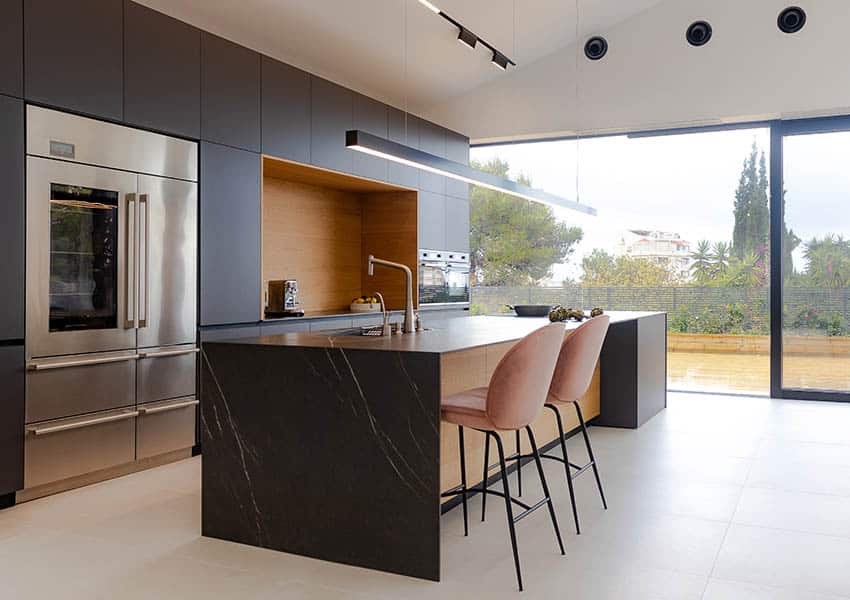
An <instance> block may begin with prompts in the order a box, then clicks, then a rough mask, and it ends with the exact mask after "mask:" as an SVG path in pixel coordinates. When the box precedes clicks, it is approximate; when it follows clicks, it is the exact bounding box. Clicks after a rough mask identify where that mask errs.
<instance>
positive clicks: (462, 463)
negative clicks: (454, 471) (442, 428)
mask: <svg viewBox="0 0 850 600" xmlns="http://www.w3.org/2000/svg"><path fill="white" fill-rule="evenodd" d="M457 434H458V441H459V442H460V484H461V485H462V486H463V492H462V493H461V498H462V499H463V535H465V536H466V535H469V518H468V516H467V508H466V496H467V493H466V490H467V487H466V450H465V448H464V443H463V427H461V426H460V425H458V428H457ZM484 495H485V496H486V495H487V494H484Z"/></svg>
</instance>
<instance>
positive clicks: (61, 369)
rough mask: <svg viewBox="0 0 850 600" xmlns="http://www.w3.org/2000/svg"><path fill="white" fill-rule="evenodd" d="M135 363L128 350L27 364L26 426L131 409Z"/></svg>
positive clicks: (136, 357)
mask: <svg viewBox="0 0 850 600" xmlns="http://www.w3.org/2000/svg"><path fill="white" fill-rule="evenodd" d="M137 359H138V354H136V352H135V351H132V350H128V351H123V352H102V353H98V354H78V355H74V356H64V357H61V358H47V359H37V360H32V361H30V362H29V363H27V402H26V405H27V409H26V422H27V423H37V422H39V421H47V420H50V419H62V418H65V417H72V416H74V415H81V414H85V413H91V412H97V411H101V410H109V409H113V408H120V407H124V406H133V405H134V404H135V403H136V401H135V398H136V389H135V387H136V361H137Z"/></svg>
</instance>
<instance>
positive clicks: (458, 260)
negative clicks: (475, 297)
mask: <svg viewBox="0 0 850 600" xmlns="http://www.w3.org/2000/svg"><path fill="white" fill-rule="evenodd" d="M468 302H469V254H468V253H466V252H451V251H443V250H419V305H420V306H422V305H435V304H461V303H468Z"/></svg>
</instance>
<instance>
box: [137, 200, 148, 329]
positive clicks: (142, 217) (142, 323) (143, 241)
mask: <svg viewBox="0 0 850 600" xmlns="http://www.w3.org/2000/svg"><path fill="white" fill-rule="evenodd" d="M149 242H150V209H149V208H148V194H142V195H140V196H139V261H138V262H139V266H138V270H139V300H138V303H137V304H138V306H139V308H138V310H139V328H140V329H141V328H143V327H147V326H148V283H149V281H150V279H149V277H148V269H149V265H148V263H149V262H150V252H149V250H148V247H149Z"/></svg>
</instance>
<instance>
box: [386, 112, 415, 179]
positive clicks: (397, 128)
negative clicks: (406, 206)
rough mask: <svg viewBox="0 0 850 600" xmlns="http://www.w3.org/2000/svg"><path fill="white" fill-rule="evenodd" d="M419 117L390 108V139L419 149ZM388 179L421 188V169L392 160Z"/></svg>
mask: <svg viewBox="0 0 850 600" xmlns="http://www.w3.org/2000/svg"><path fill="white" fill-rule="evenodd" d="M419 122H420V121H419V119H417V118H416V117H414V116H412V115H409V114H408V113H405V112H404V111H401V110H398V109H397V108H390V109H389V139H390V140H392V141H393V142H398V143H399V144H402V145H404V146H409V147H410V148H416V149H417V150H418V149H419ZM387 180H388V181H389V182H390V183H394V184H397V185H403V186H406V187H410V188H413V189H418V188H419V169H417V168H416V167H408V166H407V165H402V164H400V163H397V162H392V161H390V163H389V165H388V174H387Z"/></svg>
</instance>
